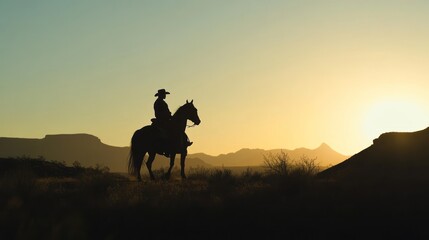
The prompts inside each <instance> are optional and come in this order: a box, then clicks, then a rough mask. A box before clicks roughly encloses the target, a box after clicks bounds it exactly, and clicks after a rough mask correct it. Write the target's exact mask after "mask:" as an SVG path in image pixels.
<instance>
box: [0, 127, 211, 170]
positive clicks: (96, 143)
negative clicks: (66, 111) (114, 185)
mask: <svg viewBox="0 0 429 240" xmlns="http://www.w3.org/2000/svg"><path fill="white" fill-rule="evenodd" d="M129 150H130V148H129V147H114V146H109V145H106V144H104V143H102V142H101V141H100V139H99V138H97V137H95V136H92V135H89V134H60V135H46V137H45V138H43V139H24V138H5V137H1V138H0V157H4V158H7V157H22V156H27V157H33V158H34V157H44V158H45V159H47V160H55V161H60V162H62V161H64V162H65V163H66V164H68V165H71V164H73V162H75V161H78V162H80V163H81V164H82V166H86V167H88V166H96V165H97V164H98V165H100V166H107V167H109V168H110V170H111V171H113V172H126V171H127V163H128V154H129ZM169 163H170V161H169V160H168V159H167V158H165V157H162V156H157V159H156V160H155V162H154V163H153V164H154V165H153V166H154V168H160V167H167V166H169ZM186 164H187V167H197V166H204V167H210V165H208V164H207V163H205V162H203V161H201V160H200V159H197V158H187V160H186ZM176 165H178V162H176Z"/></svg>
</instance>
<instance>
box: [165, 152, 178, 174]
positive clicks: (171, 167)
mask: <svg viewBox="0 0 429 240" xmlns="http://www.w3.org/2000/svg"><path fill="white" fill-rule="evenodd" d="M174 159H176V154H175V153H172V154H171V155H170V168H169V169H168V172H167V173H166V174H165V179H167V180H168V179H170V176H171V170H172V169H173V167H174Z"/></svg>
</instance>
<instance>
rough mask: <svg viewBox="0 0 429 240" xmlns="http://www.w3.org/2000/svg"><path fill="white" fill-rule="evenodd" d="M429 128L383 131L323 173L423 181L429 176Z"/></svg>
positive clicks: (359, 178)
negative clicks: (413, 130) (359, 150)
mask: <svg viewBox="0 0 429 240" xmlns="http://www.w3.org/2000/svg"><path fill="white" fill-rule="evenodd" d="M428 169H429V128H426V129H424V130H421V131H417V132H389V133H383V134H381V135H380V137H378V138H377V139H374V141H373V144H372V145H371V146H369V147H368V148H366V149H364V150H362V151H361V152H359V153H357V154H355V155H353V156H352V157H350V158H349V159H347V160H346V161H344V162H342V163H340V164H338V165H336V166H333V167H331V168H329V169H327V170H325V171H323V172H321V173H320V174H319V176H320V177H323V178H330V179H336V180H352V181H356V182H360V183H363V182H368V183H375V182H389V183H391V182H392V181H402V182H404V181H408V182H410V181H411V182H420V181H427V180H429V175H428V174H427V172H428Z"/></svg>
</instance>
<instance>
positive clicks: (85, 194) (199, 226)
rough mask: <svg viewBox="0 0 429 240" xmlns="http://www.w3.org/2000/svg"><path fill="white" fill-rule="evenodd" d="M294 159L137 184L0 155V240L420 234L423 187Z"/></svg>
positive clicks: (424, 197)
mask: <svg viewBox="0 0 429 240" xmlns="http://www.w3.org/2000/svg"><path fill="white" fill-rule="evenodd" d="M301 160H305V161H294V160H291V159H289V157H288V156H287V155H284V154H281V155H275V156H267V157H266V165H265V169H266V171H264V172H260V171H253V170H251V169H247V170H246V171H243V172H242V173H239V174H234V173H232V171H231V170H229V169H204V168H195V169H189V170H188V179H187V180H181V179H179V178H174V177H173V179H172V180H170V181H165V180H157V181H149V180H148V179H143V182H135V181H133V179H130V178H128V177H127V176H123V175H119V174H113V173H110V172H109V171H108V169H103V168H101V167H100V166H98V167H94V168H83V167H81V166H80V165H79V164H77V163H76V164H74V166H65V165H64V164H63V163H58V162H48V161H46V160H43V159H0V166H2V168H1V170H0V206H1V209H0V232H1V233H2V239H166V238H174V239H178V238H186V239H196V238H202V239H220V238H222V239H231V238H249V237H257V236H260V237H264V238H268V237H272V238H276V239H277V238H282V239H284V238H292V239H296V238H297V239H313V238H317V239H320V238H327V237H329V238H347V239H350V238H371V237H373V238H375V237H380V236H381V237H383V238H386V237H387V238H388V237H389V236H391V237H393V238H397V237H406V238H423V237H426V236H428V233H429V232H428V231H426V230H424V229H425V228H424V227H422V226H423V222H420V221H419V220H418V219H419V218H421V217H423V218H424V217H426V216H428V215H427V214H428V213H429V209H428V208H427V207H426V205H427V200H429V196H428V194H427V192H426V189H427V188H423V187H424V186H421V187H419V188H418V189H420V190H419V191H416V189H413V190H412V191H411V190H410V191H406V188H405V187H404V188H401V189H400V191H397V189H394V188H392V189H388V188H361V187H360V186H359V185H355V183H338V182H333V181H325V180H320V179H317V178H316V177H315V173H317V164H316V163H315V160H314V159H308V158H305V157H304V158H303V159H301ZM142 171H144V170H142ZM158 171H159V172H157V174H159V175H160V176H161V175H162V173H163V170H162V169H161V170H158ZM173 176H180V174H179V172H178V170H175V171H174V172H173ZM420 225H422V226H420ZM370 230H371V231H370ZM374 231H375V232H374ZM370 234H372V235H370Z"/></svg>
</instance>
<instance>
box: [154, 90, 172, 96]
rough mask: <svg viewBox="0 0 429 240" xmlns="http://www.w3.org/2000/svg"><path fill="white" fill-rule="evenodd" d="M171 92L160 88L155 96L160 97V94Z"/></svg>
mask: <svg viewBox="0 0 429 240" xmlns="http://www.w3.org/2000/svg"><path fill="white" fill-rule="evenodd" d="M165 94H170V93H169V92H166V91H165V89H159V90H158V92H157V93H156V94H155V97H158V96H159V95H165Z"/></svg>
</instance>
